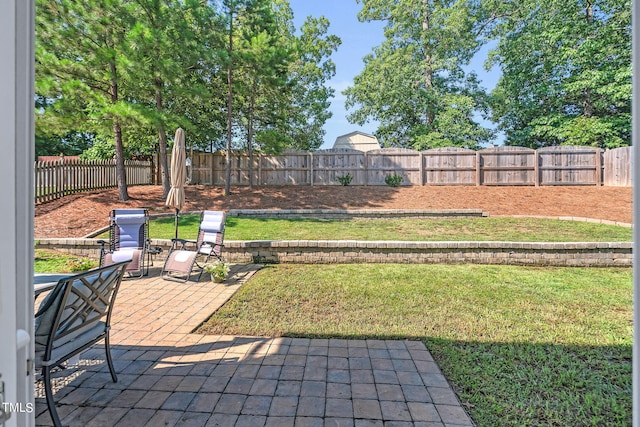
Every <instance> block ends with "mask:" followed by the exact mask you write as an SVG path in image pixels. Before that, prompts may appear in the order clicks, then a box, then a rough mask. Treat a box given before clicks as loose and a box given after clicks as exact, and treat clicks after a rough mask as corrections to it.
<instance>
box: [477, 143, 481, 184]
mask: <svg viewBox="0 0 640 427" xmlns="http://www.w3.org/2000/svg"><path fill="white" fill-rule="evenodd" d="M480 163H481V157H480V151H476V187H478V186H480V185H481V177H480V174H481V173H482V171H481V166H480Z"/></svg>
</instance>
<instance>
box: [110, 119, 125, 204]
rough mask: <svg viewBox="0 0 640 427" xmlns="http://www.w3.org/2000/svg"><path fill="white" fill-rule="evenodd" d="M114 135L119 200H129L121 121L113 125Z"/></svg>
mask: <svg viewBox="0 0 640 427" xmlns="http://www.w3.org/2000/svg"><path fill="white" fill-rule="evenodd" d="M113 135H114V138H115V145H116V181H117V182H118V200H121V201H126V200H129V192H128V191H127V171H126V169H125V167H124V146H123V144H122V128H121V127H120V120H118V119H116V120H115V121H114V123H113Z"/></svg>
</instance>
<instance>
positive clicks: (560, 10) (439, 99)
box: [345, 0, 631, 149]
mask: <svg viewBox="0 0 640 427" xmlns="http://www.w3.org/2000/svg"><path fill="white" fill-rule="evenodd" d="M357 1H358V2H359V3H362V10H361V11H360V15H359V18H360V20H362V21H370V20H380V21H384V22H385V23H386V25H385V29H384V35H385V40H384V41H383V42H382V44H381V45H379V46H377V47H375V48H374V49H373V52H372V53H371V54H369V55H368V56H366V57H365V58H364V69H363V71H362V72H361V73H360V74H359V75H358V76H357V77H356V78H355V80H354V82H353V86H351V87H350V88H348V89H347V90H346V91H345V94H346V95H347V106H348V107H349V108H351V110H352V112H351V114H350V116H349V119H350V121H352V122H353V123H357V124H360V125H362V124H364V123H366V122H368V121H372V120H373V121H377V122H379V127H378V129H377V131H376V132H375V134H376V136H378V138H379V139H381V141H382V142H383V144H385V145H387V146H402V147H412V148H416V149H425V148H434V147H441V146H459V147H468V148H475V147H478V146H479V145H481V144H483V143H487V142H491V141H492V140H493V137H494V135H493V133H492V132H491V131H489V130H488V129H486V128H483V127H482V126H481V125H480V124H479V123H478V120H477V119H478V118H480V117H482V118H485V119H490V120H491V121H493V122H494V123H495V124H496V125H497V130H499V131H502V132H504V134H505V136H506V141H505V143H506V144H511V145H522V146H528V147H541V146H547V145H560V144H568V145H592V146H599V147H603V148H614V147H618V146H621V145H628V144H630V142H631V139H630V134H631V132H630V131H631V114H630V106H631V2H630V0H586V1H585V0H520V1H517V2H504V1H501V0H357ZM488 42H493V43H495V46H496V47H495V48H494V49H493V50H492V51H491V53H490V57H489V58H488V60H487V69H491V68H492V67H494V66H495V67H497V68H498V69H499V70H500V71H501V78H500V81H499V83H498V85H497V87H496V88H495V89H494V90H493V91H492V92H491V93H490V94H487V93H485V91H484V90H483V89H482V88H481V87H480V85H479V83H478V81H477V78H476V76H475V75H474V73H472V72H465V69H466V68H465V66H467V65H468V64H469V61H470V59H471V58H472V57H473V55H474V54H476V52H477V51H478V48H479V47H480V46H481V45H482V44H483V43H488Z"/></svg>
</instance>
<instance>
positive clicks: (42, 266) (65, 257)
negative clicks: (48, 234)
mask: <svg viewBox="0 0 640 427" xmlns="http://www.w3.org/2000/svg"><path fill="white" fill-rule="evenodd" d="M97 266H98V261H96V260H93V259H89V258H85V257H79V256H75V255H69V254H65V253H62V252H57V251H51V250H43V249H36V250H35V260H34V265H33V271H35V272H36V273H76V272H80V271H85V270H89V269H91V268H94V267H97Z"/></svg>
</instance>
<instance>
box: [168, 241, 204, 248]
mask: <svg viewBox="0 0 640 427" xmlns="http://www.w3.org/2000/svg"><path fill="white" fill-rule="evenodd" d="M171 242H172V243H171V247H172V248H176V247H177V246H178V245H180V249H184V247H185V246H186V245H187V244H192V245H196V246H197V245H198V242H196V241H194V240H185V239H175V238H174V239H171Z"/></svg>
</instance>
